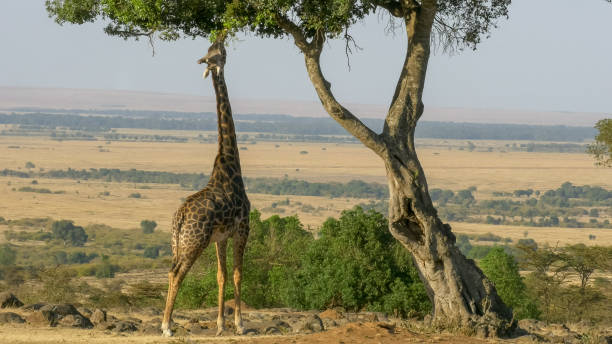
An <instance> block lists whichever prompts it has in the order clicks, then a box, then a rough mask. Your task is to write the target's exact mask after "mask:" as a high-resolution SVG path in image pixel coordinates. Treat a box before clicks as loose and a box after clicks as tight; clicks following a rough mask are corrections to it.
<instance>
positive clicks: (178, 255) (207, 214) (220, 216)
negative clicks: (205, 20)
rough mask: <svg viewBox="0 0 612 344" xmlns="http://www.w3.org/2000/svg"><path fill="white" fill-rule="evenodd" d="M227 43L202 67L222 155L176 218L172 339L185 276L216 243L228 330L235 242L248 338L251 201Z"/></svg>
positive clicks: (166, 328)
mask: <svg viewBox="0 0 612 344" xmlns="http://www.w3.org/2000/svg"><path fill="white" fill-rule="evenodd" d="M225 56H226V52H225V47H224V42H223V39H220V40H218V41H217V42H216V43H214V44H213V45H212V46H211V47H210V48H209V49H208V54H207V55H206V56H205V57H203V58H201V59H200V60H199V61H198V63H206V64H207V65H208V66H207V67H206V71H205V73H204V76H205V77H206V76H207V75H208V74H209V73H210V74H211V75H212V82H213V86H214V89H215V94H216V100H217V121H218V127H219V151H218V153H217V157H216V158H215V163H214V166H213V172H212V174H211V177H210V180H209V182H208V184H207V185H206V186H205V187H204V189H202V190H200V191H198V192H196V193H194V194H193V195H191V196H189V197H187V199H186V200H185V202H184V203H183V204H182V205H181V206H180V207H179V209H178V210H177V211H176V213H175V214H174V218H173V221H172V257H173V258H172V267H171V269H170V272H169V273H168V283H169V286H168V296H167V298H166V308H165V311H164V319H163V322H162V331H163V334H164V335H166V336H171V335H172V332H171V330H170V323H171V318H172V310H173V308H174V302H175V300H176V295H177V292H178V289H179V287H180V285H181V282H182V281H183V279H184V278H185V275H186V274H187V272H188V271H189V269H190V268H191V266H192V265H193V263H194V262H195V260H196V259H197V258H198V256H200V254H201V253H202V251H203V250H204V249H205V248H206V247H208V245H209V244H210V243H211V242H214V243H215V246H216V250H217V283H218V285H219V297H218V301H219V314H218V317H217V335H219V334H221V333H222V332H223V331H224V329H225V327H224V324H225V322H224V315H223V313H224V291H225V280H226V279H227V268H226V248H227V241H228V239H229V238H232V240H233V243H234V247H233V251H234V276H233V277H234V297H235V301H236V309H235V312H234V321H235V325H236V332H237V333H238V334H243V333H244V327H243V325H242V312H241V303H240V285H241V280H242V257H243V255H244V249H245V246H246V242H247V239H248V236H249V212H250V207H251V205H250V202H249V199H248V198H247V195H246V192H245V190H244V182H243V180H242V172H241V169H240V156H239V154H238V147H237V144H236V132H235V127H234V121H233V119H232V110H231V106H230V102H229V98H228V94H227V86H226V85H225V78H224V74H223V73H224V72H223V67H224V65H225Z"/></svg>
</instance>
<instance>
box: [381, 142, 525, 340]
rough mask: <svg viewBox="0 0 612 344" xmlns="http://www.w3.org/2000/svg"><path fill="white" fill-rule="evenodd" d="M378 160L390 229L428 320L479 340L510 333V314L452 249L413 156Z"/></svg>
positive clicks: (447, 228)
mask: <svg viewBox="0 0 612 344" xmlns="http://www.w3.org/2000/svg"><path fill="white" fill-rule="evenodd" d="M389 152H392V153H390V154H389V155H388V156H387V157H386V158H383V161H384V163H385V167H386V170H387V179H388V182H389V191H390V200H389V230H390V232H391V234H392V235H393V237H395V238H396V239H397V240H398V241H399V242H400V243H401V244H402V245H403V246H404V247H406V249H408V250H409V251H410V252H411V253H412V255H413V258H414V262H415V265H416V266H417V269H418V271H419V275H420V277H421V280H422V281H423V283H424V284H425V287H426V290H427V292H428V295H429V298H430V300H431V302H432V306H433V321H434V323H436V324H438V325H441V326H443V327H456V326H460V327H466V328H470V329H472V330H474V331H475V333H477V334H479V335H481V336H499V335H503V334H504V333H506V332H507V331H509V330H511V328H512V326H513V323H512V312H511V311H510V310H509V309H508V307H506V306H505V305H504V303H503V302H502V301H501V299H500V298H499V296H498V295H497V292H496V290H495V287H494V286H493V285H492V284H491V282H489V280H488V279H487V278H486V277H485V275H484V274H483V273H482V271H481V270H480V269H479V268H478V267H477V266H476V264H475V263H474V261H473V260H471V259H467V258H465V256H464V255H463V254H462V253H461V252H460V251H459V249H458V248H457V247H456V246H455V236H454V235H453V233H452V232H451V227H450V226H449V225H448V224H445V223H443V222H442V221H441V220H440V218H439V217H438V215H437V212H436V210H435V208H434V206H433V204H432V202H431V199H430V197H429V193H428V191H427V182H426V180H425V175H424V172H423V170H422V168H421V166H420V164H419V161H418V159H417V156H416V152H405V153H402V152H397V151H395V150H391V149H390V150H389Z"/></svg>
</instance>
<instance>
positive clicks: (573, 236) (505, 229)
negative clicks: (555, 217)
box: [451, 222, 612, 246]
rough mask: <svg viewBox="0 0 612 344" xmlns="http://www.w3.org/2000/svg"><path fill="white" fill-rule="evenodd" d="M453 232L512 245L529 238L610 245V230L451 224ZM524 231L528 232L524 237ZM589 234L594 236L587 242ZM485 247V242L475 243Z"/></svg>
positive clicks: (565, 243) (560, 243)
mask: <svg viewBox="0 0 612 344" xmlns="http://www.w3.org/2000/svg"><path fill="white" fill-rule="evenodd" d="M451 226H452V228H453V232H455V233H460V234H486V233H489V232H490V233H493V234H495V235H499V236H501V237H502V238H510V239H512V241H513V242H514V243H516V242H518V240H519V239H524V238H529V239H533V240H535V241H536V242H537V243H540V244H544V243H545V244H548V245H550V246H555V245H557V244H558V245H559V246H565V245H572V244H577V243H583V244H586V245H612V230H610V229H606V228H561V227H527V226H506V225H500V226H494V225H487V224H480V223H463V222H452V223H451ZM525 231H527V232H528V234H527V237H525V235H524V233H525ZM589 234H593V235H595V236H596V239H595V240H589ZM477 243H478V244H479V245H486V243H487V242H486V241H479V242H477Z"/></svg>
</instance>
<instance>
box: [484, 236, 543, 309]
mask: <svg viewBox="0 0 612 344" xmlns="http://www.w3.org/2000/svg"><path fill="white" fill-rule="evenodd" d="M480 267H481V269H482V271H483V272H484V273H485V275H487V277H488V278H489V280H490V281H491V282H492V283H493V284H494V285H495V288H496V289H497V293H498V295H499V296H500V297H501V299H502V300H503V301H504V303H505V304H506V305H507V306H509V307H512V309H513V311H514V317H515V318H517V319H524V318H533V319H537V318H538V317H539V315H540V312H539V311H538V309H537V306H536V304H535V302H534V301H533V300H531V299H530V298H529V297H528V296H527V292H526V288H525V283H524V282H523V278H522V277H521V275H520V274H519V268H518V264H517V262H516V261H515V260H514V257H512V256H511V255H509V254H507V253H506V252H505V251H504V249H503V248H502V247H493V248H492V249H491V250H490V251H489V253H488V254H487V255H486V257H484V259H482V261H480Z"/></svg>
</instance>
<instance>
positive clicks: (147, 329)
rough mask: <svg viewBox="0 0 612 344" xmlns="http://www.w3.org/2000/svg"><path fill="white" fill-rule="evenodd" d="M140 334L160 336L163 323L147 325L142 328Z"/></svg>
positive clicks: (149, 323)
mask: <svg viewBox="0 0 612 344" xmlns="http://www.w3.org/2000/svg"><path fill="white" fill-rule="evenodd" d="M140 332H142V333H144V334H148V335H159V334H161V333H162V331H161V323H151V322H148V323H145V324H144V325H143V326H142V327H141V328H140Z"/></svg>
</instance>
